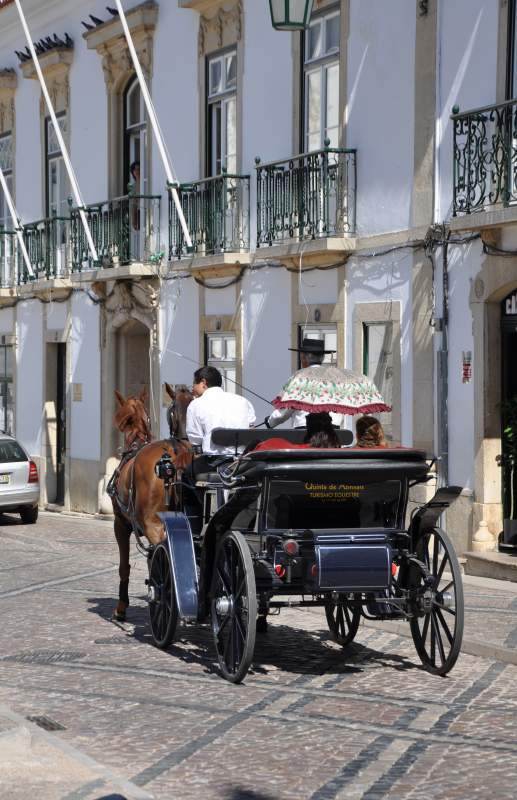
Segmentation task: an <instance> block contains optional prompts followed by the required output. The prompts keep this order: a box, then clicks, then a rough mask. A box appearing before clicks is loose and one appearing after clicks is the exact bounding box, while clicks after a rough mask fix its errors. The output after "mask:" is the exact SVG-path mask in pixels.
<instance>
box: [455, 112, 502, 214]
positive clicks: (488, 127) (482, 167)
mask: <svg viewBox="0 0 517 800" xmlns="http://www.w3.org/2000/svg"><path fill="white" fill-rule="evenodd" d="M451 118H452V122H453V135H454V186H453V203H452V213H453V216H456V215H458V214H472V213H473V212H474V211H483V210H484V209H488V208H492V207H494V206H497V205H502V206H506V205H509V204H510V203H514V202H516V201H517V100H509V101H508V102H506V103H499V104H498V105H493V106H485V107H484V108H476V109H474V110H472V111H466V112H465V113H461V114H460V113H457V114H453V115H452V117H451Z"/></svg>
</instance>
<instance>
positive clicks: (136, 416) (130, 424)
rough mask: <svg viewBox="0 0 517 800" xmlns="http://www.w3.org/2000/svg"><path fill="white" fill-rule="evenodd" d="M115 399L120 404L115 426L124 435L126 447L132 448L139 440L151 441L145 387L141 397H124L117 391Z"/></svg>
mask: <svg viewBox="0 0 517 800" xmlns="http://www.w3.org/2000/svg"><path fill="white" fill-rule="evenodd" d="M115 398H116V400H117V404H118V408H117V411H116V413H115V425H116V426H117V428H118V429H119V431H120V432H121V433H123V434H124V437H125V444H126V447H130V446H131V445H132V444H133V443H134V442H135V441H137V440H140V441H141V442H149V441H151V439H152V435H151V425H150V421H149V414H148V413H147V409H146V407H145V403H146V400H147V389H146V388H145V387H144V388H143V389H142V391H141V392H140V394H139V395H132V396H130V397H124V396H123V395H121V394H120V392H117V390H116V389H115Z"/></svg>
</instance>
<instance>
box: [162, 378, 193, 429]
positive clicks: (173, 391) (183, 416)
mask: <svg viewBox="0 0 517 800" xmlns="http://www.w3.org/2000/svg"><path fill="white" fill-rule="evenodd" d="M165 391H166V392H167V394H168V395H169V397H170V398H171V401H172V402H171V404H170V406H169V407H168V409H167V422H168V424H169V431H170V435H171V437H172V438H174V439H186V438H187V407H188V405H189V403H191V402H192V400H193V399H194V396H193V394H192V392H191V391H190V389H189V388H188V386H186V385H185V384H184V383H178V384H176V386H175V387H174V388H173V387H172V386H171V385H170V383H166V384H165Z"/></svg>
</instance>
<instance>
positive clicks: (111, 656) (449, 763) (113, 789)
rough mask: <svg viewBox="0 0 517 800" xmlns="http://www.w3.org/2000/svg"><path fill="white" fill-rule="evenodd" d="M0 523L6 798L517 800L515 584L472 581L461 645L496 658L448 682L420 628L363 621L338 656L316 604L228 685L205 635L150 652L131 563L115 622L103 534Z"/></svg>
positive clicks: (85, 526)
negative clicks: (123, 606) (424, 658)
mask: <svg viewBox="0 0 517 800" xmlns="http://www.w3.org/2000/svg"><path fill="white" fill-rule="evenodd" d="M1 522H2V525H1V527H0V548H1V552H2V562H1V566H0V612H1V620H2V625H1V629H0V654H1V655H0V742H1V747H0V798H2V800H17V799H18V798H20V799H21V798H27V797H31V796H37V798H38V800H47V798H48V799H50V800H54V799H56V800H57V799H59V800H65V799H66V800H83V799H84V800H93V798H97V799H98V798H105V797H112V798H114V797H124V798H128V800H129V798H156V799H157V800H158V799H159V800H166V799H167V800H168V799H169V798H171V799H172V798H181V799H182V800H194V799H196V800H197V798H203V800H216V799H217V800H287V799H288V798H289V799H291V798H292V799H293V800H295V799H296V800H301V799H302V798H311V799H312V800H332V799H333V798H350V799H351V800H353V799H355V798H357V799H358V800H359V798H361V799H362V800H378V799H380V798H392V799H393V800H395V798H396V800H409V798H411V800H417V799H418V798H426V800H429V799H430V798H441V799H442V800H444V799H445V798H446V799H447V800H451V799H452V798H465V799H467V798H468V800H472V798H483V799H484V798H487V797H488V796H492V797H494V798H497V800H506V799H507V800H513V798H515V786H516V784H517V735H516V733H515V719H516V714H517V614H516V612H517V586H513V585H508V586H505V585H503V584H501V583H500V582H493V583H490V582H489V581H483V580H480V579H477V580H476V579H469V581H468V583H467V585H466V602H467V612H466V631H465V639H466V650H468V651H470V652H471V653H475V652H476V647H477V644H479V648H480V652H481V649H482V648H483V652H485V653H489V652H490V649H491V648H492V649H493V652H494V653H495V654H496V655H497V657H498V660H495V659H491V658H487V657H480V656H479V655H475V654H474V655H469V654H468V653H464V654H462V656H461V657H460V659H459V662H458V664H457V666H456V668H455V669H454V670H453V671H452V673H451V674H450V676H449V677H447V678H436V677H433V676H431V675H429V674H427V673H426V672H424V671H423V670H422V669H421V667H420V662H419V660H418V657H417V655H416V652H415V650H414V647H413V643H412V640H411V639H410V638H408V637H407V635H401V634H402V633H403V632H404V633H406V634H407V633H408V632H409V630H407V631H405V629H403V628H402V627H401V626H397V627H396V628H395V629H394V628H390V627H389V624H388V623H385V624H383V625H382V626H379V625H374V626H369V625H366V624H362V625H361V627H360V629H359V633H358V636H357V639H356V642H355V643H354V645H352V646H351V647H350V648H349V650H347V652H346V653H343V652H342V651H341V649H340V648H339V647H338V646H337V645H335V644H334V643H333V642H332V641H331V640H330V638H329V635H328V632H327V628H326V623H325V619H324V614H323V612H321V611H319V610H318V609H316V610H312V609H311V610H290V611H289V612H284V613H282V615H281V616H279V617H273V618H272V619H271V625H270V629H269V633H268V634H267V635H263V636H261V637H260V638H258V642H257V648H256V658H255V662H254V666H253V670H252V671H251V672H250V674H249V675H248V677H247V679H246V681H245V682H244V684H242V685H241V686H233V685H230V684H229V683H227V682H225V681H224V680H223V679H221V677H219V675H218V673H217V669H216V666H215V664H214V658H215V656H214V649H213V645H212V639H211V633H210V630H209V628H208V627H204V628H199V627H188V628H182V629H181V630H180V636H179V638H178V639H177V641H176V642H175V643H174V644H173V646H172V647H171V648H170V650H169V651H168V652H161V651H159V650H157V649H156V648H154V647H153V646H152V644H151V640H150V634H149V628H148V622H147V607H146V604H145V602H144V600H143V590H144V577H145V572H146V565H145V561H144V559H143V558H142V557H141V556H139V555H138V554H137V553H136V551H135V552H134V554H133V558H132V580H131V586H130V594H131V601H132V606H131V608H130V612H129V617H128V623H127V624H126V625H125V626H123V627H121V626H116V625H115V624H113V623H112V622H111V621H110V616H111V612H112V609H113V606H114V598H115V596H116V591H117V586H118V575H117V561H116V557H117V553H116V546H115V541H114V537H113V533H112V525H111V524H110V523H109V522H102V521H96V520H93V519H86V518H80V517H71V516H59V515H52V514H42V515H41V516H40V520H39V521H38V523H37V524H36V525H32V526H23V525H20V524H19V523H18V518H17V517H15V516H12V517H7V516H6V517H3V518H2V520H1ZM41 717H45V718H46V721H45V720H43V721H41V720H39V722H40V725H37V724H36V721H34V720H35V718H41ZM29 718H32V720H33V721H30V719H29ZM41 724H43V725H44V726H46V728H47V730H44V729H43V728H42V727H41ZM49 728H53V729H54V730H51V731H50V730H48V729H49Z"/></svg>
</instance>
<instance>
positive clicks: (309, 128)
mask: <svg viewBox="0 0 517 800" xmlns="http://www.w3.org/2000/svg"><path fill="white" fill-rule="evenodd" d="M339 40H340V16H339V11H338V12H335V13H332V14H326V15H325V16H323V15H320V16H315V17H314V19H313V21H312V22H311V24H310V25H309V27H308V29H307V31H306V32H305V41H304V48H303V53H304V69H303V83H304V149H305V150H306V151H309V152H310V151H312V150H321V149H322V148H323V147H324V142H325V139H330V146H331V147H338V145H339Z"/></svg>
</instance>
